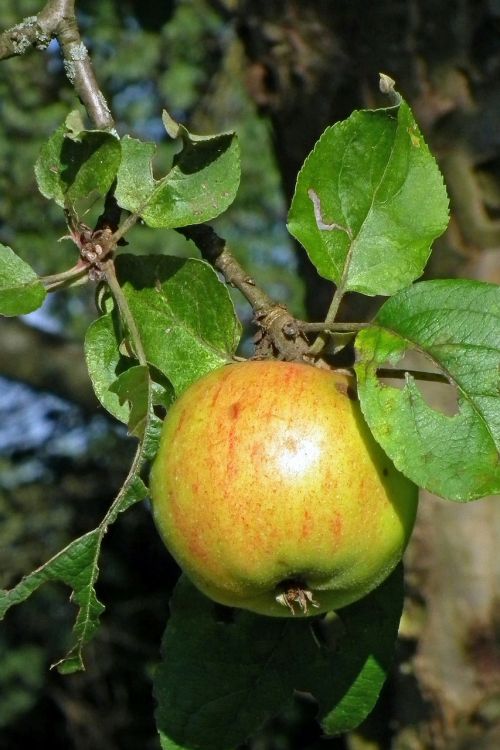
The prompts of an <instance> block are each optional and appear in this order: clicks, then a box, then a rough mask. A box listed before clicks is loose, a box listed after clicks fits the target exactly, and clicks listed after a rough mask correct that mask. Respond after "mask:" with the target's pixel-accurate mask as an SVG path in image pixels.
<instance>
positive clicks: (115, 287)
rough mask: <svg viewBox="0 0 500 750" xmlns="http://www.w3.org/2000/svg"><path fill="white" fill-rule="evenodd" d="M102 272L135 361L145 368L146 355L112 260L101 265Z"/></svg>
mask: <svg viewBox="0 0 500 750" xmlns="http://www.w3.org/2000/svg"><path fill="white" fill-rule="evenodd" d="M103 270H104V273H105V276H106V281H107V282H108V286H109V288H110V289H111V293H112V295H113V297H114V299H115V302H116V304H117V305H118V310H119V311H120V315H121V317H122V320H123V322H124V323H125V326H126V328H127V330H128V333H129V335H130V340H131V343H132V346H133V348H134V351H135V354H136V356H137V360H138V362H139V364H140V365H144V366H145V367H147V364H148V361H147V359H146V354H145V352H144V348H143V346H142V340H141V336H140V333H139V329H138V328H137V325H136V322H135V319H134V316H133V315H132V311H131V310H130V307H129V306H128V302H127V299H126V297H125V295H124V294H123V290H122V288H121V286H120V284H119V282H118V279H117V278H116V270H115V264H114V262H113V260H111V259H110V260H107V261H106V263H104V264H103Z"/></svg>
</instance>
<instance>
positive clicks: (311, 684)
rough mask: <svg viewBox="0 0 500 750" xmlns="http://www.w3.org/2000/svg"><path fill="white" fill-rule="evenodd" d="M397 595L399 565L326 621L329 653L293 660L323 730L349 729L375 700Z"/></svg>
mask: <svg viewBox="0 0 500 750" xmlns="http://www.w3.org/2000/svg"><path fill="white" fill-rule="evenodd" d="M403 595H404V589H403V566H402V565H400V566H399V567H398V568H396V570H395V571H394V572H393V573H392V574H391V575H390V576H389V578H387V579H386V580H385V581H384V583H383V584H382V585H381V586H379V587H378V588H377V589H375V591H373V592H372V593H371V594H369V595H368V596H366V597H364V598H363V599H361V600H360V601H359V602H355V603H354V604H351V605H350V606H349V607H345V608H344V609H341V610H340V611H339V612H338V615H337V616H338V619H339V621H340V628H339V626H338V623H337V622H335V621H333V622H332V623H331V626H332V630H333V633H334V637H333V653H332V652H331V651H329V652H325V650H324V649H323V650H322V651H319V652H318V651H316V652H315V653H312V654H311V656H310V658H307V659H304V663H303V664H299V665H298V672H299V674H298V676H297V678H296V681H295V683H294V684H295V687H296V688H298V689H299V690H301V689H303V688H304V689H305V690H307V691H308V692H311V693H312V694H313V695H314V697H315V698H316V699H317V700H318V701H319V717H318V718H319V720H320V722H321V726H322V727H323V730H324V732H325V733H326V734H329V735H336V734H343V733H344V732H349V731H351V730H352V729H355V728H356V727H357V726H359V724H360V723H361V722H362V721H363V720H364V719H365V718H366V717H367V716H368V714H369V713H370V712H371V711H372V709H373V707H374V706H375V703H376V702H377V699H378V696H379V693H380V690H381V688H382V685H383V684H384V682H385V680H386V678H387V675H388V673H389V670H390V668H391V664H392V660H393V656H394V644H395V642H396V638H397V634H398V627H399V621H400V619H401V613H402V610H403ZM328 625H329V623H328V620H327V621H326V623H325V626H326V629H327V632H328ZM339 631H340V632H339ZM336 633H337V635H336ZM297 645H300V644H297Z"/></svg>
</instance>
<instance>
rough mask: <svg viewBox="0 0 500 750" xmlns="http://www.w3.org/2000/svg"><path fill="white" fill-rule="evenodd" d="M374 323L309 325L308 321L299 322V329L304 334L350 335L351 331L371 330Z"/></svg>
mask: <svg viewBox="0 0 500 750" xmlns="http://www.w3.org/2000/svg"><path fill="white" fill-rule="evenodd" d="M371 326H372V323H333V324H329V323H326V322H325V323H308V322H307V321H303V320H298V321H297V328H298V329H299V330H301V331H304V333H316V332H320V333H321V332H323V331H325V332H326V333H350V332H351V331H353V332H355V331H362V330H363V329H365V328H371Z"/></svg>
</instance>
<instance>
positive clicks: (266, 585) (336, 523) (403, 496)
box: [151, 360, 417, 616]
mask: <svg viewBox="0 0 500 750" xmlns="http://www.w3.org/2000/svg"><path fill="white" fill-rule="evenodd" d="M349 386H350V378H349V377H348V376H347V375H342V374H340V373H336V372H335V371H330V370H325V369H319V368H317V367H313V366H311V365H307V364H302V363H296V362H279V361H275V360H264V361H246V362H241V363H236V364H230V365H226V366H224V367H222V368H220V369H217V370H214V371H212V372H210V373H209V374H208V375H205V376H204V377H202V378H201V379H200V380H198V381H197V382H196V383H194V384H193V385H191V386H190V387H189V388H188V389H187V390H186V391H185V392H184V393H183V394H182V395H181V396H180V398H179V399H178V400H177V401H176V403H175V404H174V406H173V407H172V408H171V409H170V412H169V413H168V415H167V418H166V419H165V422H164V426H163V430H162V436H161V440H160V447H159V451H158V454H157V457H156V459H155V462H154V465H153V469H152V474H151V495H152V507H153V513H154V518H155V522H156V525H157V527H158V530H159V532H160V534H161V536H162V538H163V540H164V542H165V544H166V546H167V547H168V549H169V550H170V552H171V554H172V555H173V557H174V558H175V559H176V560H177V562H178V563H179V565H180V566H181V568H182V569H183V570H184V571H185V573H186V574H187V575H188V577H189V578H190V579H191V581H192V582H193V583H194V584H195V585H196V586H197V587H198V588H199V589H200V590H201V591H202V592H203V593H205V594H206V595H207V596H209V597H211V598H212V599H213V600H214V601H216V602H219V603H221V604H225V605H228V606H230V607H241V608H243V609H248V610H251V611H253V612H258V613H260V614H264V615H275V616H283V615H289V616H291V615H292V614H297V615H313V614H319V613H321V612H326V611H329V610H336V609H339V608H340V607H344V606H346V605H347V604H350V603H351V602H354V601H356V600H358V599H360V598H362V597H363V596H365V595H366V594H368V593H369V592H370V591H371V590H372V589H374V588H375V587H376V586H378V585H379V584H380V583H382V581H383V580H384V579H385V578H386V577H387V576H388V575H389V573H390V572H391V571H392V570H393V569H394V567H395V566H396V565H397V563H398V562H399V560H400V559H401V557H402V555H403V552H404V549H405V546H406V544H407V542H408V538H409V536H410V533H411V530H412V527H413V523H414V520H415V513H416V509H417V488H416V487H415V485H414V484H412V482H410V481H409V480H408V479H406V478H405V477H404V476H403V475H402V474H400V473H399V472H398V471H397V470H396V469H395V467H394V466H393V464H392V463H391V461H390V460H389V458H388V457H387V456H386V455H385V453H384V452H383V451H382V449H381V448H380V447H379V446H378V444H377V443H376V442H375V441H374V439H373V437H372V436H371V433H370V432H369V430H368V428H367V426H366V424H365V422H364V421H363V417H362V414H361V411H360V408H359V405H358V402H357V400H356V399H355V397H353V396H352V394H351V393H350V390H351V389H350V387H349Z"/></svg>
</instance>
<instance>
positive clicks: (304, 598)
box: [276, 580, 319, 615]
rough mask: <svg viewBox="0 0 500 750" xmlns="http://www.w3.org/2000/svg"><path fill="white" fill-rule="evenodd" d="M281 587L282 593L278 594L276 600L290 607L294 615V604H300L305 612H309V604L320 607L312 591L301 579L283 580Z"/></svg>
mask: <svg viewBox="0 0 500 750" xmlns="http://www.w3.org/2000/svg"><path fill="white" fill-rule="evenodd" d="M279 589H280V590H281V593H280V594H277V595H276V601H277V602H278V604H281V605H282V606H283V607H288V609H289V610H290V612H291V613H292V615H295V609H294V604H298V606H299V608H300V609H301V610H302V612H303V613H304V614H307V607H308V604H310V605H311V607H319V603H318V602H317V601H315V600H314V599H313V594H312V591H310V590H309V589H306V588H304V587H303V585H302V583H300V582H299V581H296V580H288V581H283V583H281V584H280V586H279ZM283 589H284V591H283Z"/></svg>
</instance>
